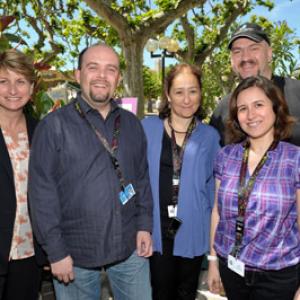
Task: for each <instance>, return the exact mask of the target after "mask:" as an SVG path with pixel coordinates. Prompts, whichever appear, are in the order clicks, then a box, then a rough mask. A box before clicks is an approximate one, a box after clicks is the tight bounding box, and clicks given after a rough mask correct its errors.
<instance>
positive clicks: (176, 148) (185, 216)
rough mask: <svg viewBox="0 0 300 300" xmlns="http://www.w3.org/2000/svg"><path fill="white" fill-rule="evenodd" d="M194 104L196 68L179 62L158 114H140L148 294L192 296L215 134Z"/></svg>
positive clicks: (204, 239) (203, 246)
mask: <svg viewBox="0 0 300 300" xmlns="http://www.w3.org/2000/svg"><path fill="white" fill-rule="evenodd" d="M200 110H201V75H200V71H199V70H198V69H197V68H196V67H194V66H192V65H188V64H179V65H177V66H175V67H174V68H173V69H172V70H171V71H170V73H169V74H168V76H167V78H166V81H165V86H164V96H163V100H162V104H161V107H160V110H159V116H158V117H157V116H155V117H147V118H146V119H144V120H143V126H144V129H145V132H146V137H147V142H148V163H149V170H150V181H151V188H152V193H153V198H154V211H153V214H154V228H153V242H154V255H153V257H151V259H150V267H151V281H152V288H153V299H154V300H175V299H176V300H179V299H184V300H189V299H191V300H195V298H196V291H197V285H198V278H199V273H200V269H201V262H202V258H203V255H204V253H206V252H207V250H208V248H209V241H208V239H209V224H210V212H211V209H212V205H213V198H214V180H213V160H214V158H215V155H216V152H217V150H218V149H219V136H218V134H217V132H216V131H215V130H214V129H213V128H212V127H210V126H208V125H205V124H203V123H202V122H201V119H200V117H199V116H200Z"/></svg>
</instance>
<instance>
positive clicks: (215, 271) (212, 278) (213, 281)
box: [207, 261, 222, 294]
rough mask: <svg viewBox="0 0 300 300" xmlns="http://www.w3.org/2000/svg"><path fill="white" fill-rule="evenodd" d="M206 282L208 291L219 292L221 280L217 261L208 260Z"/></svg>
mask: <svg viewBox="0 0 300 300" xmlns="http://www.w3.org/2000/svg"><path fill="white" fill-rule="evenodd" d="M207 284H208V288H209V290H210V292H212V293H214V294H220V292H221V291H222V282H221V277H220V272H219V266H218V261H210V262H209V267H208V275H207Z"/></svg>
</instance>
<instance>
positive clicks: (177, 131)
mask: <svg viewBox="0 0 300 300" xmlns="http://www.w3.org/2000/svg"><path fill="white" fill-rule="evenodd" d="M168 125H169V127H170V128H171V129H172V130H173V131H174V132H175V133H180V134H185V133H187V130H186V131H179V130H176V129H174V127H173V126H172V124H171V120H170V118H168Z"/></svg>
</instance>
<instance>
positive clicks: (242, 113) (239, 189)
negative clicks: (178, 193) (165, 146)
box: [208, 76, 300, 300]
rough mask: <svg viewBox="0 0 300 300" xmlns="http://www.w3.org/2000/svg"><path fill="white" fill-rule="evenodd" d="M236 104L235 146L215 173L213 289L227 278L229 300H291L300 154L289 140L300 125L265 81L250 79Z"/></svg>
mask: <svg viewBox="0 0 300 300" xmlns="http://www.w3.org/2000/svg"><path fill="white" fill-rule="evenodd" d="M229 105H230V109H229V111H230V113H229V122H228V133H229V139H230V140H229V142H231V143H232V144H230V145H228V146H226V147H224V148H223V149H222V150H220V152H219V153H218V156H217V159H216V163H215V166H214V174H215V176H216V187H217V193H216V195H217V197H216V201H215V205H214V208H213V213H212V226H211V241H212V244H211V256H210V257H209V258H210V259H211V261H210V263H209V276H208V283H209V287H210V290H211V291H213V292H217V291H218V290H219V286H220V275H221V279H222V283H223V285H224V288H225V292H226V295H227V297H228V299H229V300H241V299H243V300H250V299H251V300H292V299H293V295H294V294H295V292H296V290H297V288H298V286H299V284H300V234H299V231H298V227H297V202H298V204H299V203H300V147H297V146H295V145H292V144H290V143H287V142H283V141H282V140H284V139H286V138H287V137H288V136H289V135H290V132H291V127H292V124H293V121H294V120H293V118H292V117H291V116H290V115H289V113H288V108H287V105H286V102H285V100H284V98H283V96H282V94H281V92H280V90H279V89H278V88H277V87H276V86H275V85H274V84H273V83H272V81H270V80H268V79H266V78H264V77H261V76H257V77H250V78H248V79H245V80H243V81H242V82H241V83H240V84H239V86H238V87H237V88H236V90H235V91H234V92H233V95H232V97H231V100H230V104H229ZM213 242H214V243H213ZM217 256H218V260H219V263H218V261H217ZM219 272H220V275H219Z"/></svg>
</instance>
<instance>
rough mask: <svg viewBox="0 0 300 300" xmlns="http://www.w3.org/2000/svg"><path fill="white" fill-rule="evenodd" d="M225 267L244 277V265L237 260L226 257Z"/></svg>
mask: <svg viewBox="0 0 300 300" xmlns="http://www.w3.org/2000/svg"><path fill="white" fill-rule="evenodd" d="M227 267H228V269H230V270H231V271H233V272H235V273H237V274H239V275H240V276H242V277H245V264H244V263H243V262H242V261H241V260H239V259H238V258H236V257H234V256H232V255H228V260H227Z"/></svg>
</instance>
